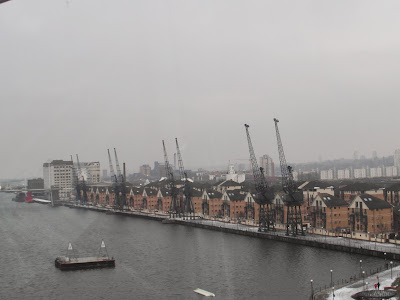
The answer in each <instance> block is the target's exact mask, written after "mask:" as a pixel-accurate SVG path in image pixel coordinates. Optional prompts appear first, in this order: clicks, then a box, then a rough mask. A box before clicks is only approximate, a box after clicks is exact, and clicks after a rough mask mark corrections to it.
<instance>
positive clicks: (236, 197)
mask: <svg viewBox="0 0 400 300" xmlns="http://www.w3.org/2000/svg"><path fill="white" fill-rule="evenodd" d="M226 194H227V195H228V197H229V199H230V200H231V201H243V200H244V199H245V198H246V195H247V193H241V192H240V191H237V190H234V191H226Z"/></svg>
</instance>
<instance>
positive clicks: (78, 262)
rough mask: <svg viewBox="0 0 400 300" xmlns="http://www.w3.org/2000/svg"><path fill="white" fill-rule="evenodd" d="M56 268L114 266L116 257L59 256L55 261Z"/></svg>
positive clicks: (80, 268) (76, 268) (74, 268)
mask: <svg viewBox="0 0 400 300" xmlns="http://www.w3.org/2000/svg"><path fill="white" fill-rule="evenodd" d="M54 264H55V266H56V268H59V269H60V270H63V271H67V270H82V269H94V268H114V267H115V259H114V258H108V257H79V258H69V257H66V256H59V257H57V258H56V260H55V262H54Z"/></svg>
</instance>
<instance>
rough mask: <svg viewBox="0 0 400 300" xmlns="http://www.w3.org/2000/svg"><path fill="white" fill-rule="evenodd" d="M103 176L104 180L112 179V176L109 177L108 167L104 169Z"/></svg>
mask: <svg viewBox="0 0 400 300" xmlns="http://www.w3.org/2000/svg"><path fill="white" fill-rule="evenodd" d="M101 177H102V178H101V180H102V181H105V180H107V181H108V180H110V178H108V173H107V169H104V170H103V174H102V175H101Z"/></svg>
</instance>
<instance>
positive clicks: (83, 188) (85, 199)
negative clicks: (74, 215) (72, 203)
mask: <svg viewBox="0 0 400 300" xmlns="http://www.w3.org/2000/svg"><path fill="white" fill-rule="evenodd" d="M76 162H77V164H78V184H79V185H80V191H82V197H81V196H80V194H79V198H80V199H79V200H81V201H82V202H83V203H84V204H86V203H87V202H88V196H87V186H86V182H85V176H83V174H82V170H81V166H80V163H79V157H78V154H77V155H76ZM79 175H81V176H82V179H81V181H80V183H79Z"/></svg>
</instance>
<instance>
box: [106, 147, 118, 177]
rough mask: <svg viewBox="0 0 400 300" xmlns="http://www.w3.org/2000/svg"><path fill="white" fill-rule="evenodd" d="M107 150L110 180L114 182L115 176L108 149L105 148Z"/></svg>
mask: <svg viewBox="0 0 400 300" xmlns="http://www.w3.org/2000/svg"><path fill="white" fill-rule="evenodd" d="M107 151H108V161H109V163H110V176H111V182H116V179H117V176H115V172H114V167H113V164H112V161H111V155H110V149H107Z"/></svg>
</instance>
